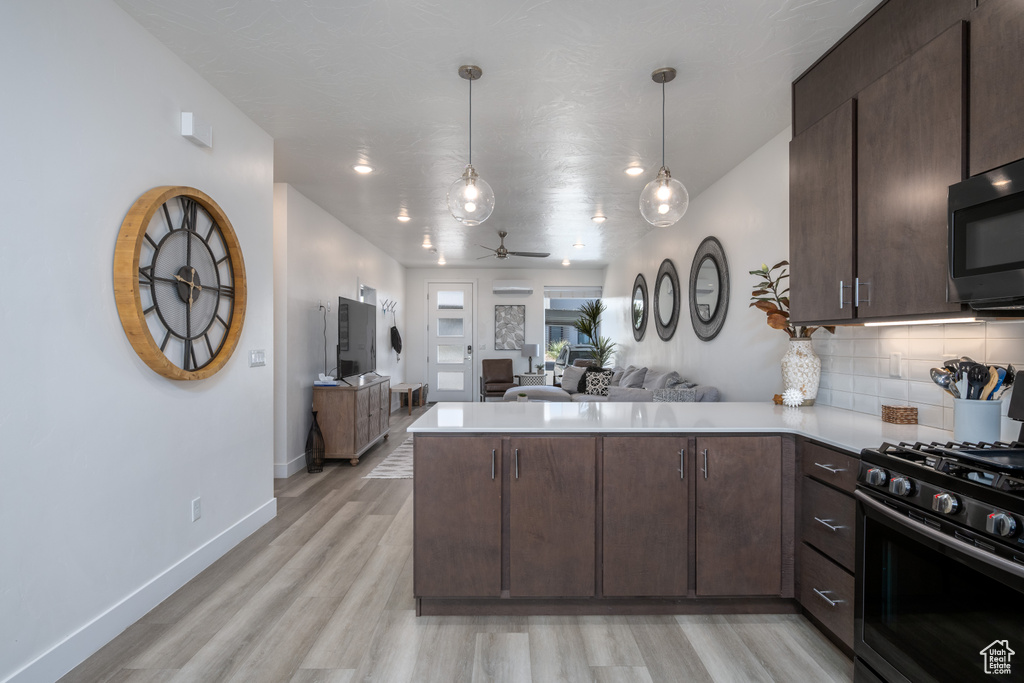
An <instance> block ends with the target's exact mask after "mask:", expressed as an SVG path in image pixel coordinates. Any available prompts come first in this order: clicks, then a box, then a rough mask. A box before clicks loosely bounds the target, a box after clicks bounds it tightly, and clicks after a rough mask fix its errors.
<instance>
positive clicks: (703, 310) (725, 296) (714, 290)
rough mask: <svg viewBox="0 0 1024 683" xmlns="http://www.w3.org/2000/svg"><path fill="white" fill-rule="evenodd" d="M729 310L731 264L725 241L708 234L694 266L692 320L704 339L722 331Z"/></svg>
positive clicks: (691, 297) (699, 335) (698, 333)
mask: <svg viewBox="0 0 1024 683" xmlns="http://www.w3.org/2000/svg"><path fill="white" fill-rule="evenodd" d="M728 310H729V264H728V262H727V261H726V260H725V250H724V249H723V248H722V243H721V242H719V241H718V240H717V239H715V238H714V237H706V238H705V239H704V241H703V242H701V243H700V246H699V247H697V253H696V254H694V255H693V264H692V265H691V266H690V322H691V323H692V324H693V331H694V332H695V333H696V334H697V337H698V338H700V339H702V340H703V341H711V340H712V339H714V338H715V337H717V336H718V333H719V332H721V331H722V325H724V324H725V315H726V313H727V312H728Z"/></svg>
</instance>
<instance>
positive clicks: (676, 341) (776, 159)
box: [604, 129, 790, 401]
mask: <svg viewBox="0 0 1024 683" xmlns="http://www.w3.org/2000/svg"><path fill="white" fill-rule="evenodd" d="M789 139H790V132H789V130H788V129H787V130H785V131H783V132H782V133H780V134H779V135H777V136H776V137H774V138H773V139H772V140H770V141H769V142H768V143H767V144H766V145H764V146H763V147H762V148H761V149H759V150H758V151H756V152H754V153H753V154H752V155H750V156H749V157H748V158H747V159H745V160H744V161H743V162H742V163H740V164H739V165H738V166H736V168H734V169H733V170H732V171H730V172H729V173H728V174H726V175H725V176H724V177H723V178H722V179H721V180H719V181H717V182H716V183H715V184H714V185H712V186H711V187H709V188H708V189H707V190H705V191H704V192H702V193H701V194H700V195H699V196H697V197H694V198H691V200H690V207H689V209H688V211H687V212H686V215H685V216H683V218H682V220H680V221H679V222H678V223H676V224H675V225H674V226H672V227H670V228H664V229H659V228H655V229H653V230H651V232H649V233H648V234H647V235H646V236H645V237H644V239H643V240H642V241H641V242H640V244H639V245H638V246H636V247H635V248H634V249H633V250H631V251H630V252H629V253H627V254H624V255H623V257H622V258H620V259H617V260H616V261H614V262H613V263H612V265H611V266H609V267H608V272H607V279H606V280H605V285H604V291H605V301H606V302H607V303H608V312H607V313H606V314H605V318H604V327H605V334H606V335H607V336H610V337H611V338H612V339H614V340H615V341H616V342H618V343H619V346H620V355H619V356H618V357H617V358H616V362H618V363H622V361H626V362H628V363H632V364H634V365H637V366H640V365H647V366H649V367H652V368H659V369H673V370H678V371H679V372H680V374H681V375H683V377H685V378H687V379H689V380H691V381H694V382H698V383H701V384H711V385H714V386H717V387H718V388H719V390H720V391H721V393H722V397H721V400H723V401H766V400H771V398H772V396H773V395H774V394H776V393H779V392H781V391H782V373H781V370H780V369H779V360H780V359H781V358H782V355H783V354H784V353H785V352H786V344H787V340H788V338H787V336H786V335H785V334H784V333H782V332H779V331H778V330H772V329H771V328H769V327H768V325H767V324H766V323H765V316H764V314H763V313H761V312H760V311H757V310H755V309H748V308H747V303H748V302H749V300H750V292H751V290H752V286H751V285H753V284H755V282H756V281H755V279H754V276H752V275H748V273H747V271H750V270H754V269H755V268H759V267H760V265H761V264H762V263H768V264H769V265H771V264H773V263H776V262H778V261H781V260H783V259H784V258H786V257H787V255H788V253H789ZM637 220H642V219H640V218H639V215H638V216H637ZM708 236H714V237H717V238H718V239H719V241H721V243H722V246H723V247H724V249H725V258H726V260H727V262H728V264H729V272H730V292H731V296H730V299H729V310H728V314H727V315H726V319H725V325H724V326H723V327H722V331H721V332H720V333H719V335H718V336H717V337H716V338H715V339H713V340H711V341H709V342H705V341H701V340H700V339H698V338H697V335H696V334H694V331H693V326H692V325H691V323H690V314H689V303H688V302H689V286H688V284H689V278H690V268H691V264H692V261H693V255H694V253H695V252H696V250H697V247H698V246H699V245H700V243H701V241H702V240H703V239H704V238H705V237H708ZM666 258H669V259H671V260H672V262H673V263H674V264H675V267H676V270H677V271H678V273H679V281H680V286H681V289H682V292H681V297H682V300H681V307H680V314H679V326H678V327H677V329H676V333H675V336H673V338H672V339H671V340H669V341H667V342H665V341H662V340H661V338H659V337H658V332H657V329H656V327H655V325H654V319H653V317H650V318H649V319H648V324H647V333H646V335H645V336H644V338H643V340H641V341H640V342H637V341H635V340H634V339H633V334H632V329H631V327H630V319H629V313H630V301H631V297H632V288H633V281H634V280H635V279H636V276H637V273H643V276H644V278H645V279H646V280H647V287H648V291H649V292H650V294H651V295H652V296H653V294H654V291H655V287H656V283H655V277H656V276H657V274H658V268H659V267H660V266H661V262H662V260H663V259H666ZM651 314H652V316H653V307H652V308H651Z"/></svg>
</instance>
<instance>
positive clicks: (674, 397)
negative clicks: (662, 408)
mask: <svg viewBox="0 0 1024 683" xmlns="http://www.w3.org/2000/svg"><path fill="white" fill-rule="evenodd" d="M696 400H697V390H696V389H680V388H678V387H677V388H674V389H655V390H654V402H655V403H694V402H696Z"/></svg>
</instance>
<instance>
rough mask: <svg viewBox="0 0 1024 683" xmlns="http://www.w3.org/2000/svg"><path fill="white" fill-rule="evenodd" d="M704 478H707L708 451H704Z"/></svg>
mask: <svg viewBox="0 0 1024 683" xmlns="http://www.w3.org/2000/svg"><path fill="white" fill-rule="evenodd" d="M704 478H705V479H707V478H708V449H706V448H705V449H704Z"/></svg>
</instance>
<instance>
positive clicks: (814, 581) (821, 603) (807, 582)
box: [800, 543, 854, 648]
mask: <svg viewBox="0 0 1024 683" xmlns="http://www.w3.org/2000/svg"><path fill="white" fill-rule="evenodd" d="M826 598H827V599H826ZM853 600H854V585H853V575H851V574H849V573H847V572H846V571H844V570H843V569H842V568H841V567H839V566H838V565H836V564H833V563H832V562H830V561H829V560H828V559H826V558H825V557H823V556H822V555H820V554H818V553H817V552H816V551H815V550H814V549H813V548H811V547H810V546H808V545H807V544H806V543H801V544H800V604H801V605H803V606H804V609H806V610H807V611H808V612H810V613H811V614H813V615H814V616H815V618H817V619H818V621H820V622H821V623H822V624H824V625H825V627H826V628H828V630H830V631H831V632H832V633H834V634H835V635H836V637H837V638H839V639H840V640H841V641H842V642H843V643H845V644H846V645H847V646H848V647H850V648H852V647H853V612H854V609H853V608H854V604H853ZM830 601H831V602H830Z"/></svg>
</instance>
